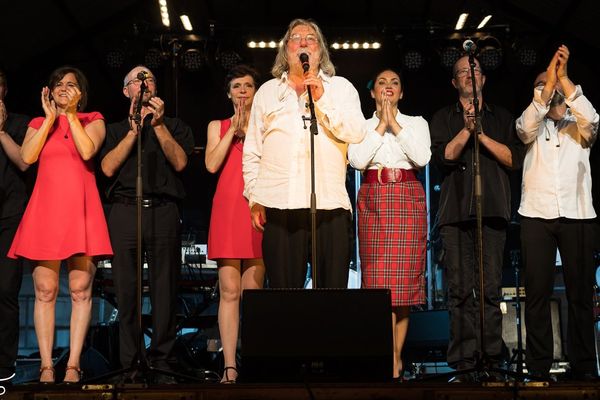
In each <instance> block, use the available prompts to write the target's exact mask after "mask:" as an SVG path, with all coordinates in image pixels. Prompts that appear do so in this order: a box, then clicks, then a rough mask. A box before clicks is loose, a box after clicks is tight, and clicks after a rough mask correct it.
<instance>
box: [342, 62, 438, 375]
mask: <svg viewBox="0 0 600 400" xmlns="http://www.w3.org/2000/svg"><path fill="white" fill-rule="evenodd" d="M403 94H404V93H403V90H402V82H401V78H400V74H399V73H398V72H396V71H394V70H392V69H385V70H383V71H381V72H380V73H378V74H377V75H376V78H375V80H374V81H373V85H372V87H371V97H372V98H373V99H375V105H376V107H377V111H376V112H375V114H374V115H373V117H372V118H370V119H369V120H367V121H366V124H365V128H364V129H365V131H366V136H365V138H364V140H363V141H362V142H361V143H359V144H351V145H350V146H349V150H348V158H349V160H350V164H351V165H352V166H353V167H354V168H356V169H359V170H363V171H364V175H363V184H362V186H361V188H360V191H359V193H358V203H357V211H358V238H359V242H360V259H361V269H362V281H363V287H365V288H386V289H390V290H391V293H392V319H393V337H394V369H393V376H394V378H400V379H401V377H402V371H403V365H402V360H401V358H400V357H401V353H402V346H403V345H404V340H405V338H406V332H407V330H408V315H409V311H410V306H411V305H416V304H423V303H425V276H424V271H425V252H426V242H427V210H426V205H425V193H424V191H423V186H422V184H421V182H420V181H419V180H417V178H416V172H417V170H418V169H419V168H422V167H424V166H425V165H426V164H427V163H428V162H429V159H430V157H431V150H430V143H431V140H430V137H429V126H428V124H427V121H425V119H423V118H422V117H420V116H419V117H411V116H408V115H404V114H402V113H401V112H400V110H399V109H398V102H399V100H400V99H402V97H403Z"/></svg>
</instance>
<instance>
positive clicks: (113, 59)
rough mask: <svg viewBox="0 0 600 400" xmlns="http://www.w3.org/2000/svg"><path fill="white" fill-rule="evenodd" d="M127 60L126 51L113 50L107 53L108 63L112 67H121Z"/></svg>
mask: <svg viewBox="0 0 600 400" xmlns="http://www.w3.org/2000/svg"><path fill="white" fill-rule="evenodd" d="M124 62H125V52H124V51H123V50H111V51H109V52H108V53H106V65H108V66H109V67H110V68H114V69H119V68H121V67H122V66H123V63H124Z"/></svg>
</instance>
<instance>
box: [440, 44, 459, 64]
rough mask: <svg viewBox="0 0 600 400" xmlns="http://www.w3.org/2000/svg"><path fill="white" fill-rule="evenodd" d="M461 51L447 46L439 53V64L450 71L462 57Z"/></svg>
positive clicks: (453, 46)
mask: <svg viewBox="0 0 600 400" xmlns="http://www.w3.org/2000/svg"><path fill="white" fill-rule="evenodd" d="M462 54H463V51H462V50H460V49H459V48H458V47H457V46H455V45H448V46H446V47H444V48H443V49H442V51H441V52H440V62H441V64H442V66H443V67H444V68H447V69H452V67H453V66H454V63H455V62H456V61H458V59H459V58H460V57H461V56H462Z"/></svg>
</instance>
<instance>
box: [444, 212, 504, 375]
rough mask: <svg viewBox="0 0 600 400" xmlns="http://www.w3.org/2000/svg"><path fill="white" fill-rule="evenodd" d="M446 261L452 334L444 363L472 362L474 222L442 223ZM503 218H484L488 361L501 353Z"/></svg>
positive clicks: (475, 333)
mask: <svg viewBox="0 0 600 400" xmlns="http://www.w3.org/2000/svg"><path fill="white" fill-rule="evenodd" d="M441 235H442V240H443V247H444V258H443V262H444V266H445V267H446V269H447V274H446V275H447V277H448V312H449V317H450V340H449V343H448V355H447V357H448V365H449V366H451V367H453V368H456V369H466V368H472V367H474V366H475V362H476V361H477V354H478V353H479V349H480V325H479V298H480V296H479V263H478V260H477V255H476V248H475V244H476V236H477V235H476V224H475V222H463V223H458V224H450V225H444V226H442V228H441ZM505 241H506V224H505V223H504V221H503V220H500V219H493V220H492V219H490V220H487V219H486V220H484V223H483V272H484V276H483V277H484V298H485V301H484V302H483V304H484V321H483V323H484V326H483V328H484V332H485V337H484V343H485V348H484V349H483V351H484V352H485V355H486V356H487V357H488V360H487V361H490V362H492V363H496V362H499V361H500V360H501V358H502V349H503V341H502V313H501V312H500V298H501V295H500V288H501V285H502V256H503V253H504V242H505Z"/></svg>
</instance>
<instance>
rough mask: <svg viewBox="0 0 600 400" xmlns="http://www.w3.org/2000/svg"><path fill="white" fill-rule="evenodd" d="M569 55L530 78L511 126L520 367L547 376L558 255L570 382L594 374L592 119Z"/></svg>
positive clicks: (561, 52) (562, 53) (560, 53)
mask: <svg viewBox="0 0 600 400" xmlns="http://www.w3.org/2000/svg"><path fill="white" fill-rule="evenodd" d="M568 59H569V50H568V49H567V47H566V46H564V45H563V46H560V47H559V48H558V50H557V51H556V53H555V54H554V56H553V58H552V61H551V62H550V64H549V65H548V68H547V70H546V72H543V73H541V74H539V75H538V76H537V78H536V80H535V85H534V86H535V88H534V96H533V101H532V102H531V104H530V105H529V106H528V107H527V109H525V111H524V112H523V114H522V115H521V117H520V118H519V119H518V120H517V133H518V135H519V138H520V139H521V140H522V141H523V143H525V144H526V145H527V154H526V156H525V162H524V165H523V184H522V195H521V205H520V207H519V214H520V215H521V216H522V219H521V247H522V258H523V262H524V266H525V274H524V285H525V293H526V296H527V298H526V300H527V301H526V307H525V325H526V328H527V343H526V349H527V351H526V363H527V368H528V371H529V372H530V373H531V374H533V375H537V376H541V377H543V378H547V377H548V374H549V372H550V367H551V364H552V361H553V338H552V327H551V314H550V297H551V296H552V291H553V287H554V273H555V272H554V268H555V267H554V264H555V258H556V249H557V247H558V250H559V251H560V255H561V259H562V265H563V274H564V281H565V288H566V292H567V299H568V301H569V313H568V314H569V315H568V318H569V320H568V328H567V338H568V345H567V351H568V355H569V361H570V365H571V371H572V373H573V377H574V378H589V377H593V376H594V375H595V349H594V325H593V304H592V300H593V284H594V259H593V243H592V242H593V238H592V232H591V230H592V224H593V221H592V220H593V218H595V217H596V213H595V212H594V207H593V205H592V191H591V189H592V179H591V173H590V163H589V157H590V149H591V147H592V145H593V144H594V141H595V140H596V135H597V132H598V113H596V110H595V109H594V107H593V106H592V104H591V103H590V102H589V101H588V99H587V98H586V97H585V96H584V95H583V92H582V90H581V87H580V86H579V85H577V86H576V85H575V84H574V83H573V82H572V81H571V80H570V79H569V77H568V75H567V61H568Z"/></svg>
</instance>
